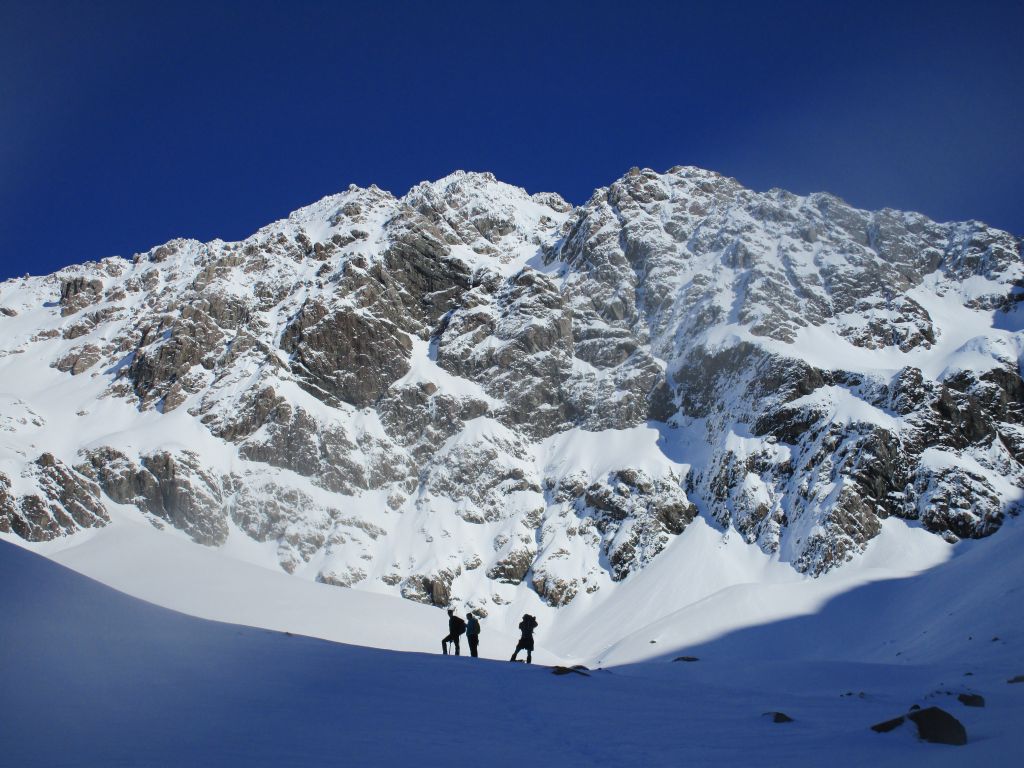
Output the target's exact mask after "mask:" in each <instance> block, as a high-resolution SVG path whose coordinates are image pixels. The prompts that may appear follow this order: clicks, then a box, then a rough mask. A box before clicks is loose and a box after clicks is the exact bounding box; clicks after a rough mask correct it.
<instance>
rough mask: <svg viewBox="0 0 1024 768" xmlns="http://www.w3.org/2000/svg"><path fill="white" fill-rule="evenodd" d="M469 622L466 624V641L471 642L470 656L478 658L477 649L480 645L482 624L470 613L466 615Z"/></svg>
mask: <svg viewBox="0 0 1024 768" xmlns="http://www.w3.org/2000/svg"><path fill="white" fill-rule="evenodd" d="M466 618H467V619H469V622H468V623H467V624H466V639H467V640H468V641H469V655H470V656H472V657H473V658H474V659H475V658H476V647H477V645H478V644H479V643H480V622H479V621H477V619H476V616H474V615H473V612H472V611H470V612H469V613H467V614H466Z"/></svg>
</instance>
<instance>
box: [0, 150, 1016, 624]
mask: <svg viewBox="0 0 1024 768" xmlns="http://www.w3.org/2000/svg"><path fill="white" fill-rule="evenodd" d="M1022 278H1024V261H1022V241H1021V240H1020V239H1019V238H1017V237H1015V236H1013V235H1010V234H1008V233H1006V232H1002V231H999V230H995V229H992V228H990V227H987V226H985V225H983V224H981V223H978V222H964V223H936V222H933V221H931V220H929V219H928V218H926V217H924V216H922V215H920V214H915V213H903V212H899V211H893V210H883V211H878V212H866V211H861V210H857V209H855V208H853V207H851V206H849V205H847V204H845V203H844V202H843V201H842V200H839V199H838V198H836V197H834V196H831V195H828V194H812V195H808V196H797V195H793V194H791V193H788V192H785V191H782V190H771V191H769V192H764V193H760V192H755V191H752V190H749V189H746V188H744V187H742V186H741V185H740V184H738V183H737V182H736V181H735V180H733V179H729V178H726V177H724V176H721V175H718V174H715V173H712V172H709V171H705V170H701V169H697V168H691V167H683V168H673V169H671V170H670V171H668V172H667V173H664V174H659V173H656V172H654V171H650V170H637V169H634V170H632V171H630V172H629V173H628V174H626V175H625V176H624V177H623V178H621V179H619V180H618V181H616V182H615V183H613V184H612V185H611V186H609V187H607V188H602V189H599V190H596V191H595V192H594V194H593V196H592V197H591V198H590V200H588V201H587V202H586V203H585V204H583V205H581V206H579V207H573V206H572V205H570V204H569V203H567V202H566V201H565V200H563V199H562V198H560V197H559V196H558V195H555V194H534V195H530V194H528V193H526V192H525V191H524V190H522V189H518V188H516V187H512V186H509V185H507V184H503V183H501V182H499V181H497V180H496V179H495V178H494V177H493V176H492V175H490V174H478V173H463V172H457V173H455V174H452V175H451V176H448V177H446V178H444V179H441V180H439V181H436V182H432V183H423V184H420V185H418V186H416V187H414V188H413V189H412V190H410V191H409V192H408V193H407V194H406V195H405V196H404V197H401V198H397V197H395V196H393V195H392V194H390V193H388V192H385V191H382V190H380V189H378V188H377V187H374V186H371V187H370V188H369V189H361V188H357V187H350V188H349V189H348V190H347V191H346V192H343V193H341V194H338V195H333V196H330V197H327V198H324V199H323V200H321V201H319V202H317V203H315V204H313V205H311V206H309V207H307V208H303V209H300V210H298V211H296V212H295V213H293V214H291V215H290V216H289V217H288V218H287V219H284V220H281V221H278V222H275V223H273V224H270V225H268V226H266V227H264V228H263V229H261V230H259V231H258V232H256V233H255V234H253V235H252V236H251V237H249V238H247V239H245V240H243V241H240V242H231V243H228V242H222V241H219V240H217V241H213V242H209V243H201V242H198V241H195V240H185V239H179V240H172V241H171V242H169V243H166V244H164V245H161V246H159V247H156V248H153V249H151V250H150V251H148V252H146V253H142V254H138V255H136V256H135V257H134V258H133V259H131V260H125V259H121V258H117V257H114V258H109V259H105V260H103V261H100V262H90V263H86V264H82V265H78V266H73V267H68V268H66V269H63V270H61V271H59V272H57V273H54V274H52V275H48V276H44V277H25V278H19V279H13V280H8V281H6V282H4V283H3V284H2V285H0V531H6V532H13V533H15V534H17V535H18V536H20V537H22V538H24V539H27V540H30V541H45V540H49V539H53V538H56V537H61V536H67V535H73V534H76V533H77V532H79V531H80V530H83V529H89V528H94V527H98V526H103V525H106V524H108V523H109V521H110V519H111V514H110V513H111V511H112V510H114V509H117V508H119V507H118V505H130V506H131V507H134V508H137V509H138V510H140V511H141V512H142V513H143V514H144V515H145V516H146V517H147V518H148V519H149V520H150V522H151V523H152V524H153V525H154V526H156V527H158V528H169V529H177V530H178V531H181V532H184V533H185V534H187V535H188V536H190V537H191V538H192V539H194V540H195V541H197V542H200V543H203V544H206V545H209V546H221V545H224V544H225V543H226V542H228V541H229V539H231V540H234V539H236V538H238V537H241V538H242V539H244V540H245V541H252V542H256V543H258V544H259V546H260V547H262V548H263V549H264V550H265V551H266V552H268V553H271V552H272V556H273V559H274V560H275V562H276V563H277V564H278V565H279V566H280V567H281V568H283V569H284V570H286V571H288V572H290V573H294V574H296V575H298V576H302V577H306V578H315V579H317V580H319V581H322V582H326V583H329V584H336V585H339V586H344V587H353V588H357V589H366V590H370V591H376V592H391V593H395V594H400V595H402V596H404V597H406V598H409V599H412V600H417V601H420V602H425V603H432V604H435V605H446V604H449V603H450V602H453V601H455V602H459V603H461V604H463V605H465V606H466V607H471V608H475V609H477V610H480V611H482V612H484V613H486V612H488V611H494V610H496V609H498V610H500V606H502V605H505V604H508V603H511V602H512V601H513V600H514V599H515V598H516V596H517V595H520V594H522V591H523V590H527V591H533V592H535V593H536V595H538V596H539V597H540V598H541V599H542V600H543V601H544V602H546V603H548V604H549V605H552V606H562V605H566V604H568V603H571V602H573V601H577V600H580V598H583V599H584V600H585V599H586V598H587V596H588V595H592V594H594V593H596V592H599V591H601V590H605V591H607V590H614V589H615V588H616V584H617V583H618V582H621V581H623V580H625V579H628V578H630V576H631V575H634V574H636V573H637V572H639V571H642V570H645V569H647V568H650V567H651V566H652V565H653V564H655V563H656V562H657V559H658V556H659V553H661V552H662V551H663V550H664V549H665V548H666V547H668V546H670V545H671V543H672V542H673V540H674V539H675V537H677V536H678V535H679V534H681V533H682V532H683V531H684V530H685V529H686V527H687V526H688V525H689V524H690V523H691V522H692V521H693V520H694V519H695V518H696V517H697V516H703V517H704V518H705V519H706V520H707V521H709V522H711V523H712V524H713V525H715V526H717V527H718V528H719V529H720V530H721V531H722V532H723V533H725V534H727V535H736V536H739V537H741V538H742V539H743V540H744V541H746V542H747V543H749V544H750V545H752V546H756V547H758V548H759V549H760V550H761V551H763V552H764V553H765V555H766V556H767V557H771V558H776V559H779V560H781V561H783V562H788V563H790V564H791V565H792V567H793V568H795V569H796V570H798V571H800V572H804V573H807V574H810V575H820V574H822V573H825V572H826V571H829V570H832V569H835V568H838V567H840V566H842V565H843V563H845V562H847V561H849V560H850V559H851V558H854V557H856V556H857V555H858V554H859V553H860V552H862V551H863V550H864V548H865V546H866V545H867V543H868V542H869V541H871V540H872V539H873V538H874V537H876V536H878V535H879V534H880V532H881V531H882V528H883V526H882V524H881V521H882V520H883V519H886V518H900V519H903V520H905V521H907V524H908V525H912V526H921V527H923V528H925V529H926V530H928V531H931V532H933V533H934V534H935V535H937V536H941V537H943V538H944V539H945V540H946V541H948V542H951V543H955V542H956V541H958V540H959V539H961V538H978V537H983V536H987V535H990V534H992V533H994V532H995V531H997V529H998V528H999V526H1000V523H1001V522H1002V520H1003V519H1004V516H1005V515H1007V514H1011V515H1015V514H1017V510H1018V507H1019V505H1020V503H1021V499H1022V497H1024V467H1022V461H1024V383H1022V380H1021V373H1020V358H1021V353H1022V340H1024V335H1022V333H1021V329H1022V328H1024V313H1022V312H1021V310H1020V309H1019V307H1018V303H1019V301H1020V299H1021V297H1022V296H1024V287H1022V286H1024V283H1022ZM173 533H174V531H173V530H168V535H172V534H173ZM706 557H708V558H713V557H714V552H708V553H707V554H706Z"/></svg>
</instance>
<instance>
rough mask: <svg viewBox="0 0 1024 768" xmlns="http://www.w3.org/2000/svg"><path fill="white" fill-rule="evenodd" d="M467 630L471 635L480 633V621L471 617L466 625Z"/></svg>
mask: <svg viewBox="0 0 1024 768" xmlns="http://www.w3.org/2000/svg"><path fill="white" fill-rule="evenodd" d="M466 631H467V632H469V634H471V635H479V634H480V622H479V621H477V620H476V619H470V620H469V624H467V625H466Z"/></svg>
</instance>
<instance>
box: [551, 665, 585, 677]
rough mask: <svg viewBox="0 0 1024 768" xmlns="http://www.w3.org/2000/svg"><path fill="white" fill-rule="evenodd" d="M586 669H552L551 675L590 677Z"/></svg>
mask: <svg viewBox="0 0 1024 768" xmlns="http://www.w3.org/2000/svg"><path fill="white" fill-rule="evenodd" d="M586 669H587V668H586V667H583V666H575V667H552V668H551V673H552V674H553V675H572V674H576V675H582V676H583V677H590V673H589V672H587V671H586Z"/></svg>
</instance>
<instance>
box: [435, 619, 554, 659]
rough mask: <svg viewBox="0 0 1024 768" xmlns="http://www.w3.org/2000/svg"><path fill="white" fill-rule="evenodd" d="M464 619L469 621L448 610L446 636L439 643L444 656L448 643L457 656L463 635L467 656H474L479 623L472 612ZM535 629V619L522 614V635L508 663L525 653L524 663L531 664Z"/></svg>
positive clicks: (520, 626) (478, 639) (477, 642)
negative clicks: (467, 643)
mask: <svg viewBox="0 0 1024 768" xmlns="http://www.w3.org/2000/svg"><path fill="white" fill-rule="evenodd" d="M466 619H468V620H469V621H468V622H467V621H466V620H465V619H463V618H462V617H461V616H456V615H455V609H453V608H449V609H448V635H447V636H446V637H445V638H444V639H443V640H442V641H441V650H442V651H444V655H445V656H447V655H448V644H449V643H452V644H454V645H455V655H456V656H458V655H459V638H460V637H462V635H463V633H465V635H466V639H467V640H468V641H469V655H470V656H476V648H477V645H478V644H479V643H480V622H479V621H478V620H477V617H476V616H474V615H473V612H472V611H470V612H469V613H467V614H466ZM536 628H537V619H536V618H534V617H533V616H531V615H530V614H528V613H524V614H523V620H522V621H520V622H519V631H520V632H521V633H522V634H521V635H520V637H519V643H518V645H516V650H515V653H513V654H512V658H511V659H509V661H518V659H517V658H516V656H518V655H519V652H520V651H526V663H527V664H530V663H532V662H533V630H535V629H536Z"/></svg>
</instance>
